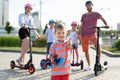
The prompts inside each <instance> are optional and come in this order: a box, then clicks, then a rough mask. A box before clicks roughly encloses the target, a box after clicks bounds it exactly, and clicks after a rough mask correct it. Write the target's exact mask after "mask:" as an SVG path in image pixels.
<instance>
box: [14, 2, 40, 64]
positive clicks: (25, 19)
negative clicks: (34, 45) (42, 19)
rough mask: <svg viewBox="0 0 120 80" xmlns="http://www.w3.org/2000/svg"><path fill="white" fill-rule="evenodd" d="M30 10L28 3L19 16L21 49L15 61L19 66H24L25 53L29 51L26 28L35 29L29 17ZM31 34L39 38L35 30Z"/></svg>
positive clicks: (30, 5)
mask: <svg viewBox="0 0 120 80" xmlns="http://www.w3.org/2000/svg"><path fill="white" fill-rule="evenodd" d="M31 10H32V4H30V3H28V4H26V5H25V12H24V13H21V14H20V15H19V25H20V29H19V37H20V39H21V40H22V45H21V47H22V48H21V55H20V57H19V59H17V60H16V61H17V63H18V64H19V65H20V66H24V58H25V53H27V51H28V49H29V31H28V28H36V27H35V25H34V20H33V18H32V16H31V15H30V12H31ZM33 33H34V34H36V36H37V38H38V39H40V38H41V37H40V35H39V34H38V33H37V31H36V30H33Z"/></svg>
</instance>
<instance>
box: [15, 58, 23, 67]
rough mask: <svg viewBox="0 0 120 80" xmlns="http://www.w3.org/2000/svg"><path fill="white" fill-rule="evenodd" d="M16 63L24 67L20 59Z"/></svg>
mask: <svg viewBox="0 0 120 80" xmlns="http://www.w3.org/2000/svg"><path fill="white" fill-rule="evenodd" d="M16 62H17V63H18V64H19V65H20V66H24V64H23V62H22V61H21V60H20V59H17V60H16Z"/></svg>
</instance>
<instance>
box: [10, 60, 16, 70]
mask: <svg viewBox="0 0 120 80" xmlns="http://www.w3.org/2000/svg"><path fill="white" fill-rule="evenodd" d="M10 68H11V69H14V68H15V61H13V60H12V61H11V62H10Z"/></svg>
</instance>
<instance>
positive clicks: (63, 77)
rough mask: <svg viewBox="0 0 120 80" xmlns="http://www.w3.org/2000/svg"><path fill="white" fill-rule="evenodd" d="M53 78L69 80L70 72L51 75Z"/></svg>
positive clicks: (52, 79) (55, 79) (53, 79)
mask: <svg viewBox="0 0 120 80" xmlns="http://www.w3.org/2000/svg"><path fill="white" fill-rule="evenodd" d="M51 80H69V74H65V75H55V76H51Z"/></svg>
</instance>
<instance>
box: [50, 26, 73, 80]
mask: <svg viewBox="0 0 120 80" xmlns="http://www.w3.org/2000/svg"><path fill="white" fill-rule="evenodd" d="M55 36H56V38H57V41H56V42H54V43H53V44H52V45H51V47H50V51H49V54H50V56H51V62H52V64H53V63H54V61H52V60H53V59H54V55H57V58H64V61H63V63H62V64H60V65H59V66H57V65H56V64H53V65H54V67H53V68H52V69H51V80H69V75H70V71H71V70H70V57H71V50H72V44H71V42H70V40H69V41H67V40H65V39H66V30H65V26H64V25H63V24H57V25H56V26H55Z"/></svg>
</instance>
